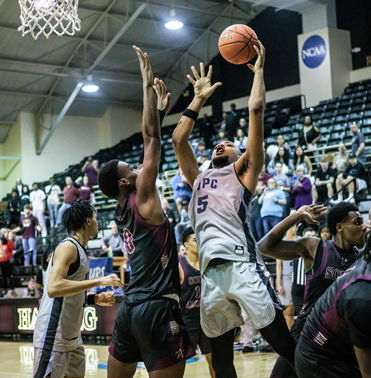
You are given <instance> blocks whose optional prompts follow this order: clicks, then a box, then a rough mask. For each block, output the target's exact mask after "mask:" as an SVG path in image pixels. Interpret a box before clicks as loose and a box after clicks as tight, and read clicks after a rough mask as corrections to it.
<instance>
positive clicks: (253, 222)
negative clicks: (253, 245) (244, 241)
mask: <svg viewBox="0 0 371 378" xmlns="http://www.w3.org/2000/svg"><path fill="white" fill-rule="evenodd" d="M261 194H262V189H261V187H260V186H257V187H256V190H255V195H254V196H253V198H252V199H251V208H250V227H251V231H252V233H253V235H254V238H255V240H256V241H259V240H260V239H261V238H262V237H263V236H264V229H263V220H262V217H261V215H260V211H261V208H262V205H261V204H260V203H259V198H260V195H261Z"/></svg>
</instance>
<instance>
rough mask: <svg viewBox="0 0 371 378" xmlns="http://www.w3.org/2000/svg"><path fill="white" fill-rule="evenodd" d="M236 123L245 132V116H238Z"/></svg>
mask: <svg viewBox="0 0 371 378" xmlns="http://www.w3.org/2000/svg"><path fill="white" fill-rule="evenodd" d="M238 124H239V128H240V129H242V130H243V132H244V133H245V132H247V127H248V125H247V121H246V118H243V117H242V118H240V120H239V121H238Z"/></svg>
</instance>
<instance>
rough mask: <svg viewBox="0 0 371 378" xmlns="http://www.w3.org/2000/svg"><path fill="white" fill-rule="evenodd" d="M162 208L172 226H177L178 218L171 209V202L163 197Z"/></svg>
mask: <svg viewBox="0 0 371 378" xmlns="http://www.w3.org/2000/svg"><path fill="white" fill-rule="evenodd" d="M161 206H162V210H164V213H165V215H166V216H167V219H169V222H170V225H171V227H173V228H174V227H175V225H176V220H175V215H174V212H173V210H171V209H170V206H169V202H168V201H167V200H166V199H163V200H162V202H161Z"/></svg>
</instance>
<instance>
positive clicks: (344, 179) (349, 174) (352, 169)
mask: <svg viewBox="0 0 371 378" xmlns="http://www.w3.org/2000/svg"><path fill="white" fill-rule="evenodd" d="M354 184H355V185H354ZM344 187H347V189H348V191H349V197H348V198H346V199H345V201H346V202H354V190H356V192H357V193H358V192H359V191H360V190H363V189H367V173H366V169H365V167H364V165H363V164H361V163H360V162H358V159H357V156H356V155H354V154H353V153H351V154H350V156H349V164H348V166H347V168H346V170H345V171H344V173H342V174H340V175H339V176H338V177H337V179H336V190H337V192H338V199H337V200H336V201H334V200H331V203H333V204H336V203H340V202H342V201H343V191H342V188H344Z"/></svg>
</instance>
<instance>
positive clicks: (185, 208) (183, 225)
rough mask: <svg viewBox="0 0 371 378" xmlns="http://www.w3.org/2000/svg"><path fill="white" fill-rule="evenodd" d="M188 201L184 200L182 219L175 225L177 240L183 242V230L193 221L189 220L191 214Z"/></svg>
mask: <svg viewBox="0 0 371 378" xmlns="http://www.w3.org/2000/svg"><path fill="white" fill-rule="evenodd" d="M188 203H189V202H188V201H183V202H182V210H181V212H180V220H179V223H178V224H177V225H176V227H175V237H176V242H177V243H181V242H182V232H183V231H184V230H185V229H186V228H188V227H191V222H190V221H189V214H188Z"/></svg>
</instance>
